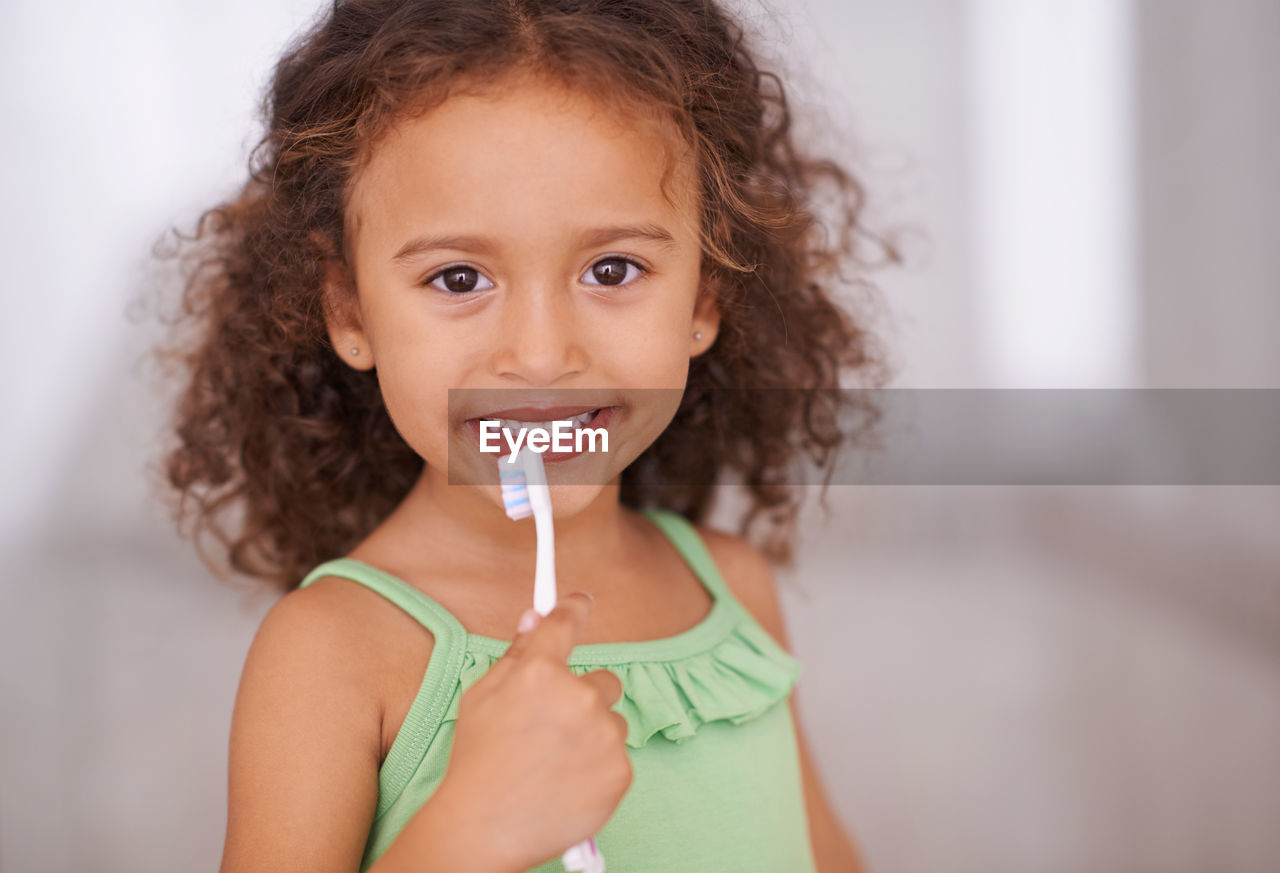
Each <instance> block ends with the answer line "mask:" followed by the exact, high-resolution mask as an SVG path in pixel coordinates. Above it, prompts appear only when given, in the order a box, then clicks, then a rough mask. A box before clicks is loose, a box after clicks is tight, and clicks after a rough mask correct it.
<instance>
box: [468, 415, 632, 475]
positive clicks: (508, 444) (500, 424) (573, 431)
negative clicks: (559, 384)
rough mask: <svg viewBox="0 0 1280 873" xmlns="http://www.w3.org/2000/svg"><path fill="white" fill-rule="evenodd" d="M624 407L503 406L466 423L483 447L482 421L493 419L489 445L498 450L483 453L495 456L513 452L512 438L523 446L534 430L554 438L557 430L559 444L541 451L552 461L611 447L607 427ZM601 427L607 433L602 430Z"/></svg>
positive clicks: (483, 432)
mask: <svg viewBox="0 0 1280 873" xmlns="http://www.w3.org/2000/svg"><path fill="white" fill-rule="evenodd" d="M621 409H622V407H620V406H597V407H586V406H575V407H567V406H560V407H551V408H544V409H539V408H536V407H520V408H515V409H500V410H495V411H493V412H490V413H488V414H486V415H483V416H478V417H476V418H469V419H467V420H466V427H467V429H468V430H469V431H470V432H471V434H472V436H473V437H474V439H475V441H476V445H477V446H478V447H481V448H482V447H483V446H484V445H485V443H484V441H482V437H483V436H484V435H485V431H484V430H482V428H481V422H492V424H490V425H489V427H488V428H487V429H485V430H487V432H488V434H489V436H488V445H489V446H490V448H491V449H492V447H493V446H495V445H496V446H497V451H485V452H484V453H485V454H487V455H489V456H490V457H491V458H493V459H494V460H497V459H499V458H505V457H506V456H507V455H509V454H511V450H512V444H513V442H514V443H515V444H516V445H518V446H521V447H524V446H528V445H529V439H530V436H531V435H533V434H537V433H544V434H547V435H548V436H550V437H552V438H555V437H556V436H557V434H558V435H559V440H560V445H556V444H554V443H552V444H550V445H549V446H548V448H547V449H546V450H545V451H543V452H542V453H541V454H542V460H543V461H544V462H548V463H549V462H552V461H565V460H569V459H571V458H576V457H578V456H579V455H582V454H587V453H590V452H601V451H608V439H609V437H608V435H607V431H608V428H609V425H610V423H611V422H613V421H615V419H616V418H617V416H618V413H619V412H620V411H621ZM602 430H603V431H606V433H605V434H601V433H599V432H600V431H602ZM592 432H594V433H592ZM561 446H566V447H568V451H558V450H557V449H559V448H560V447H561ZM482 451H483V448H482Z"/></svg>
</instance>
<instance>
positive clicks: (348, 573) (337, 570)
mask: <svg viewBox="0 0 1280 873" xmlns="http://www.w3.org/2000/svg"><path fill="white" fill-rule="evenodd" d="M325 576H339V577H341V578H343V579H350V580H351V581H352V582H358V583H360V584H361V585H363V586H365V587H366V588H369V589H371V590H373V591H376V592H377V593H378V594H381V595H382V596H383V597H385V598H386V599H387V600H390V601H391V602H392V603H394V604H395V605H396V606H398V607H400V608H401V609H403V610H404V611H405V612H407V613H409V615H411V616H413V618H414V619H416V620H417V622H418V623H419V624H421V625H422V626H423V627H425V628H426V629H427V630H429V631H431V634H432V635H433V636H434V637H435V638H436V643H435V644H436V646H437V647H438V648H443V649H447V650H449V651H453V650H455V649H457V650H461V649H462V648H463V647H464V646H465V644H466V636H467V632H466V630H465V629H464V628H463V627H462V623H461V622H459V621H458V619H457V618H456V617H455V616H454V614H453V613H451V612H449V610H447V609H445V608H444V607H443V606H441V605H440V604H439V603H437V602H436V601H434V600H432V599H431V598H430V597H428V596H427V595H425V594H423V593H422V592H421V591H419V590H418V589H417V588H414V587H413V586H412V585H410V584H409V583H407V582H405V581H404V580H403V579H398V578H396V577H395V576H392V575H391V574H390V573H384V572H383V571H382V570H379V569H378V568H377V567H374V566H372V565H370V564H366V563H364V562H363V561H358V560H356V559H355V558H335V559H334V560H332V561H325V562H324V563H323V564H320V565H319V566H318V567H316V568H315V569H313V570H312V571H311V572H310V573H308V574H307V575H306V577H305V578H303V580H302V581H301V582H299V583H298V587H299V588H305V587H306V586H308V585H310V584H311V583H312V582H314V581H316V580H317V579H320V578H323V577H325Z"/></svg>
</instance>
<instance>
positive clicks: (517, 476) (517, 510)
mask: <svg viewBox="0 0 1280 873" xmlns="http://www.w3.org/2000/svg"><path fill="white" fill-rule="evenodd" d="M498 481H499V482H500V483H501V485H502V506H503V508H504V509H506V511H507V518H510V519H514V520H517V521H518V520H520V519H522V518H528V517H529V516H531V515H533V505H532V504H531V503H529V482H528V479H527V478H526V477H525V474H524V468H523V467H522V466H520V465H519V464H507V463H505V462H504V463H502V464H501V465H500V466H499V470H498Z"/></svg>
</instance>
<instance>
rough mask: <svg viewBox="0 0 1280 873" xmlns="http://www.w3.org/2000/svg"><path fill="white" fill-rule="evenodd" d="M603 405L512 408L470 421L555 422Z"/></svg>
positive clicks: (486, 414)
mask: <svg viewBox="0 0 1280 873" xmlns="http://www.w3.org/2000/svg"><path fill="white" fill-rule="evenodd" d="M603 408H605V407H604V405H603V404H599V403H597V404H595V405H594V406H592V405H588V404H580V405H578V406H513V407H511V408H510V409H494V410H491V411H489V412H486V413H485V414H484V415H479V416H476V417H475V418H473V419H470V421H479V420H480V419H484V418H507V419H510V420H511V421H555V420H556V419H558V418H573V417H574V416H575V415H582V413H584V412H590V411H591V410H593V409H603Z"/></svg>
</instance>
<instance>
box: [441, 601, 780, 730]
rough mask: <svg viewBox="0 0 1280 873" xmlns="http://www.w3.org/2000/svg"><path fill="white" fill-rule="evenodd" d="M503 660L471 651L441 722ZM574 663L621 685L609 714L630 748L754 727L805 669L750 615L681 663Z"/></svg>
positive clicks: (583, 670) (678, 660)
mask: <svg viewBox="0 0 1280 873" xmlns="http://www.w3.org/2000/svg"><path fill="white" fill-rule="evenodd" d="M641 645H643V644H641ZM583 648H585V649H590V646H586V647H583ZM499 657H500V653H495V652H493V651H487V650H480V651H476V650H474V649H473V648H472V647H471V646H470V645H469V646H468V647H467V650H466V652H465V653H464V655H463V660H462V672H461V675H460V681H459V683H458V690H457V692H456V693H455V694H454V695H453V699H452V700H451V701H450V702H449V709H448V711H447V712H446V713H445V715H444V718H443V719H442V722H448V721H455V720H456V719H457V717H458V704H459V701H460V699H461V697H462V694H463V692H465V691H466V690H467V689H468V688H470V687H471V686H472V685H474V684H475V683H476V682H477V681H479V679H480V677H482V676H483V675H484V674H485V673H487V672H488V671H489V669H490V668H491V667H492V666H493V664H494V662H495V661H497V660H498V658H499ZM576 660H578V659H571V661H570V663H569V665H568V666H569V669H570V670H571V671H572V672H573V673H575V674H577V675H582V674H583V673H588V672H590V671H592V670H599V669H606V670H610V671H612V672H613V673H614V674H615V675H616V676H617V677H618V678H619V679H620V680H621V682H622V696H621V697H620V698H619V699H618V700H617V702H616V703H614V705H613V706H612V707H611V708H612V709H613V710H614V711H615V712H619V713H621V714H622V716H623V717H624V718H625V719H626V720H627V725H628V728H629V729H628V731H627V745H628V746H629V747H630V748H633V749H638V748H641V747H643V746H644V745H645V744H646V743H647V742H649V740H650V739H651V738H653V737H654V736H655V735H656V734H659V733H660V734H662V736H664V737H665V738H666V739H668V740H671V741H672V742H675V743H683V742H685V741H687V740H688V739H690V738H691V737H693V736H694V734H695V733H696V732H697V730H698V728H699V727H700V726H701V725H703V724H706V723H707V722H712V721H728V722H731V723H732V724H741V723H743V722H745V721H750V720H751V719H753V718H756V717H757V716H759V715H762V714H763V713H764V712H766V711H767V710H769V709H770V708H771V707H773V706H774V705H776V704H777V703H779V702H780V701H783V700H785V699H786V697H787V695H788V694H789V693H790V691H791V688H792V687H793V686H794V685H795V683H796V681H797V680H798V679H799V677H800V670H801V665H800V662H799V661H797V660H796V659H795V658H794V657H792V656H791V655H790V654H789V653H788V652H787V651H786V650H785V649H783V648H782V647H781V646H779V645H778V644H777V643H776V642H775V641H774V639H773V638H772V637H771V636H769V634H768V632H766V631H765V630H764V629H763V628H762V627H760V625H759V624H758V623H757V622H756V621H755V620H754V619H753V618H751V617H750V615H748V614H746V613H740V615H739V617H738V620H737V621H736V622H735V623H734V624H733V625H732V627H731V630H730V632H729V633H728V634H727V635H725V636H723V637H722V638H721V639H720V640H719V641H717V642H715V643H714V644H713V645H711V646H710V648H707V649H704V650H702V651H698V652H694V653H692V654H688V655H685V656H683V657H678V658H673V659H669V660H634V661H626V662H623V663H601V664H591V663H576ZM606 660H612V659H606Z"/></svg>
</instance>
